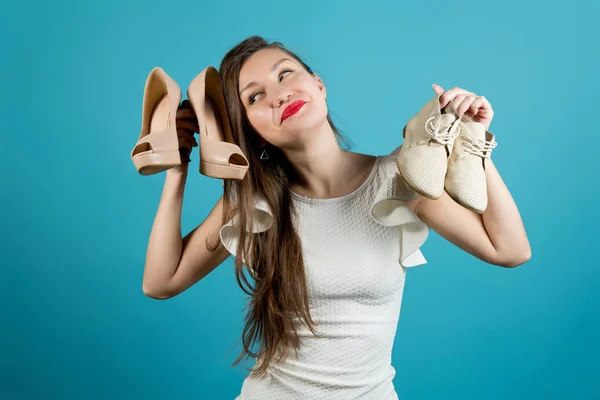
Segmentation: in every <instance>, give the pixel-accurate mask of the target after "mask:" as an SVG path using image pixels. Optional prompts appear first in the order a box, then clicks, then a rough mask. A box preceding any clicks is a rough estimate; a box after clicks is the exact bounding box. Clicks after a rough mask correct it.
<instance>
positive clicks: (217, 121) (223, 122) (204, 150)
mask: <svg viewBox="0 0 600 400" xmlns="http://www.w3.org/2000/svg"><path fill="white" fill-rule="evenodd" d="M187 97H188V99H189V100H190V103H192V108H193V109H194V112H195V113H196V117H197V118H198V125H199V127H200V132H199V134H200V173H201V174H202V175H206V176H209V177H212V178H219V179H235V180H242V179H244V176H245V175H246V172H247V171H248V159H247V158H246V156H244V153H242V150H241V149H240V148H239V146H237V145H236V144H234V143H233V134H232V130H231V125H230V122H229V117H228V114H227V106H226V104H225V97H224V96H223V92H222V89H221V78H220V76H219V72H218V71H217V70H216V69H215V68H214V67H211V66H209V67H207V68H206V69H204V71H202V72H201V73H200V74H198V76H196V78H194V80H192V83H190V85H189V86H188V90H187Z"/></svg>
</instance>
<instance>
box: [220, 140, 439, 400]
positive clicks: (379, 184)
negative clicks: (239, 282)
mask: <svg viewBox="0 0 600 400" xmlns="http://www.w3.org/2000/svg"><path fill="white" fill-rule="evenodd" d="M397 168H398V167H397V151H395V152H394V153H392V154H391V155H386V156H380V157H378V158H377V161H376V164H375V167H374V168H373V171H372V172H371V175H370V176H369V178H368V179H367V180H366V181H365V182H364V183H363V184H362V185H361V186H360V187H359V188H358V189H357V190H355V191H354V192H352V193H351V194H348V195H346V196H343V197H338V198H334V199H306V198H303V197H300V196H298V195H296V194H293V199H294V205H295V207H296V217H295V218H294V225H295V226H296V229H297V232H298V234H299V236H300V240H301V242H302V251H303V256H304V262H305V268H306V274H307V282H308V289H309V295H310V311H311V316H312V318H313V320H314V321H315V322H316V323H318V324H319V325H317V326H316V330H317V332H318V333H319V334H321V335H323V337H315V336H314V335H312V333H311V332H310V331H309V330H308V329H306V327H304V326H303V325H302V324H301V323H300V322H299V321H298V323H297V326H298V331H299V334H300V338H301V340H302V346H301V348H300V349H299V351H298V356H296V355H295V354H294V352H293V351H292V352H291V353H290V355H289V357H288V359H287V360H286V361H285V362H284V363H283V364H281V365H278V364H271V366H270V367H269V373H268V375H267V376H266V377H264V378H261V379H257V378H250V377H247V378H246V379H245V380H244V383H243V385H242V389H241V393H240V395H239V396H238V397H237V398H236V400H258V399H260V400H269V399H272V400H287V399H303V400H312V399H314V400H317V399H318V400H328V399H331V400H353V399H363V400H391V399H397V398H398V396H397V394H396V392H395V389H394V385H393V383H392V380H393V378H394V376H395V374H396V372H395V369H394V367H393V366H392V365H391V353H392V346H393V341H394V337H395V334H396V327H397V324H398V318H399V315H400V305H401V301H402V293H403V289H404V279H405V275H406V268H407V267H413V266H417V265H421V264H424V263H425V262H426V261H425V258H424V257H423V255H422V254H421V251H420V250H419V247H420V246H421V245H422V244H423V242H424V241H425V240H426V238H427V235H428V232H429V228H428V227H427V225H425V224H424V223H423V222H422V221H420V220H419V218H417V216H416V215H415V214H414V213H413V212H412V211H411V210H410V209H409V208H408V207H406V205H405V204H404V201H407V200H410V199H412V198H414V197H415V196H416V193H414V192H413V191H412V190H410V189H409V188H408V186H407V185H406V184H404V183H403V181H402V180H401V178H400V176H399V174H398V170H397ZM257 209H259V210H261V212H262V213H264V214H263V216H264V217H265V218H264V219H262V221H263V222H265V221H266V222H265V224H263V225H262V226H258V227H256V226H255V227H254V228H255V229H256V230H261V229H263V230H265V229H269V228H270V226H271V224H270V223H269V222H268V217H267V216H270V213H269V211H268V207H267V208H265V204H264V203H261V202H257ZM271 222H272V221H271ZM256 230H255V231H256ZM235 232H239V227H237V228H236V225H235V221H232V222H231V224H228V225H227V226H225V227H223V228H222V232H221V238H222V240H223V244H224V245H225V246H226V247H227V249H228V250H229V251H230V252H231V253H232V254H233V255H235V250H236V248H235V245H236V244H237V243H236V239H235Z"/></svg>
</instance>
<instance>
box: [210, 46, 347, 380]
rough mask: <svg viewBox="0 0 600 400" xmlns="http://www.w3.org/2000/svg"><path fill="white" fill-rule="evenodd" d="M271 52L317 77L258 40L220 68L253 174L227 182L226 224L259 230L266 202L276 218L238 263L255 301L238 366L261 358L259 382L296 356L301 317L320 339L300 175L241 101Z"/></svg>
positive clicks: (242, 243)
mask: <svg viewBox="0 0 600 400" xmlns="http://www.w3.org/2000/svg"><path fill="white" fill-rule="evenodd" d="M272 48H275V49H280V50H281V51H283V52H285V53H286V54H287V55H289V56H290V57H292V58H293V59H295V60H297V61H298V62H299V63H300V64H301V65H302V66H303V67H304V68H305V69H306V71H308V72H309V73H310V74H313V70H312V69H311V68H310V67H309V66H308V65H306V63H304V62H303V61H302V60H301V59H300V57H298V56H297V55H296V54H294V53H293V52H291V51H290V50H288V49H286V48H285V47H284V46H283V44H282V43H281V42H271V43H269V42H267V41H266V40H265V39H264V38H262V37H260V36H252V37H249V38H247V39H245V40H243V41H242V42H240V43H239V44H237V45H236V46H235V47H233V48H232V49H231V50H230V51H229V52H228V53H227V54H226V55H225V57H224V58H223V60H222V62H221V66H220V68H219V73H220V75H221V82H222V88H223V93H224V95H225V101H226V103H227V112H228V114H229V120H230V122H231V127H232V131H233V132H232V133H233V141H234V142H235V143H236V144H237V145H238V146H240V148H241V149H242V151H243V152H244V155H246V157H247V158H248V162H249V169H248V172H247V174H246V176H245V178H244V179H243V180H242V181H233V180H226V181H225V182H224V195H223V207H224V209H223V221H222V223H223V224H225V223H227V222H228V221H229V220H230V219H231V218H232V216H233V215H235V213H238V214H239V224H240V226H242V227H245V226H253V224H254V213H253V211H254V204H255V200H256V199H257V198H258V197H260V198H262V199H264V201H266V203H267V204H268V206H269V207H270V211H271V212H272V215H273V225H272V227H271V228H270V229H268V230H267V231H265V232H262V233H251V232H247V231H246V230H245V229H241V230H240V237H239V242H238V247H237V249H236V254H237V257H236V259H235V263H234V265H235V272H236V274H235V275H236V280H237V282H238V284H239V285H240V287H241V288H242V290H243V291H244V292H245V293H246V294H248V295H249V296H250V299H249V300H250V301H249V304H248V305H247V306H246V308H247V309H248V312H247V314H246V316H245V326H244V330H243V334H242V337H241V340H242V343H243V347H244V348H243V350H242V352H241V353H240V355H239V356H238V358H237V360H236V361H235V362H234V363H233V364H232V366H235V365H237V364H238V363H239V362H240V361H241V360H242V359H243V358H244V356H245V355H247V356H250V357H255V358H257V359H258V358H259V360H258V362H257V364H256V366H255V368H254V369H253V370H252V372H251V375H252V376H255V377H261V376H263V375H264V374H265V373H266V371H267V368H268V366H269V365H270V363H271V362H273V361H274V362H280V361H284V360H285V359H286V357H287V356H288V354H289V351H290V350H292V349H293V350H294V351H296V352H297V350H298V347H299V346H300V339H299V337H298V334H297V330H296V329H297V326H296V324H295V319H296V318H298V319H299V320H300V321H301V322H302V323H303V324H304V325H305V326H306V327H307V328H308V329H310V331H311V332H312V333H313V334H314V335H317V333H316V331H315V325H317V324H315V322H314V321H313V320H312V318H311V316H310V310H309V298H308V290H307V282H306V277H305V272H304V261H303V258H302V249H301V243H300V238H299V237H298V235H297V233H296V230H295V228H294V226H293V223H292V215H293V213H294V207H293V203H292V201H291V194H290V189H289V182H290V181H291V179H293V178H294V177H295V176H296V175H295V171H294V168H293V167H292V165H291V164H290V163H289V161H288V160H287V158H286V157H285V155H284V153H283V152H282V151H281V150H280V149H278V148H277V147H275V146H273V145H270V144H268V143H267V144H266V145H263V144H262V143H264V140H261V138H260V135H259V134H258V133H257V132H256V131H255V130H254V129H253V128H252V126H251V124H250V122H249V121H248V119H247V117H246V113H245V110H244V106H243V104H242V103H241V100H240V98H239V95H238V90H239V75H240V70H241V69H242V66H243V65H244V62H245V61H246V60H247V59H248V58H249V57H250V56H252V55H253V54H254V53H256V52H257V51H259V50H262V49H272ZM327 121H328V122H329V124H330V125H331V127H332V129H333V132H334V133H335V136H336V138H337V139H338V142H341V143H343V144H345V145H346V147H349V142H348V141H347V139H346V138H345V137H344V136H343V135H342V133H341V132H340V131H339V130H338V129H337V128H336V127H335V125H334V123H333V121H332V120H331V117H330V115H329V114H327ZM263 150H266V152H267V154H268V160H261V158H260V156H261V154H262V152H263ZM216 245H218V242H217V243H216ZM216 245H215V246H214V247H216ZM244 261H245V264H246V266H247V267H250V268H251V270H249V273H250V275H251V278H253V280H254V282H255V284H254V286H253V285H252V284H251V283H250V282H249V281H248V279H247V278H246V275H245V274H244V271H243V265H244ZM255 344H258V347H259V348H258V351H253V349H252V346H253V345H255Z"/></svg>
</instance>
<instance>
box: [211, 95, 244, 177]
mask: <svg viewBox="0 0 600 400" xmlns="http://www.w3.org/2000/svg"><path fill="white" fill-rule="evenodd" d="M216 111H217V107H216V106H215V104H214V102H213V101H212V99H211V98H210V96H208V95H206V96H205V98H204V119H205V121H204V123H205V124H206V130H207V132H204V134H206V135H207V136H208V137H210V136H211V134H212V135H214V136H215V137H216V139H217V140H219V141H221V142H224V141H225V139H224V133H225V131H224V129H225V128H224V123H223V121H222V119H221V118H222V117H221V113H219V112H216ZM209 133H210V134H209ZM229 162H230V163H231V164H236V165H243V166H245V165H247V163H246V160H245V159H244V158H243V157H242V156H240V155H239V154H232V155H231V156H230V157H229Z"/></svg>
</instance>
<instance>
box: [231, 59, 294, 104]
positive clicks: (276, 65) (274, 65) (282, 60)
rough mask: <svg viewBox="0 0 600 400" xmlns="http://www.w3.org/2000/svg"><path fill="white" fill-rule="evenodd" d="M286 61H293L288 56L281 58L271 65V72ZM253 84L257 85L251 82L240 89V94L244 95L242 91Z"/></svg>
mask: <svg viewBox="0 0 600 400" xmlns="http://www.w3.org/2000/svg"><path fill="white" fill-rule="evenodd" d="M284 61H292V59H291V58H287V57H284V58H282V59H281V60H279V61H277V62H276V63H275V64H273V66H272V67H271V72H273V71H275V70H276V69H277V67H279V65H281V63H282V62H284ZM252 86H256V82H250V83H249V84H247V85H246V86H245V87H244V88H243V89H242V90H240V96H241V95H242V93H244V91H245V90H246V89H249V88H251V87H252Z"/></svg>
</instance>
